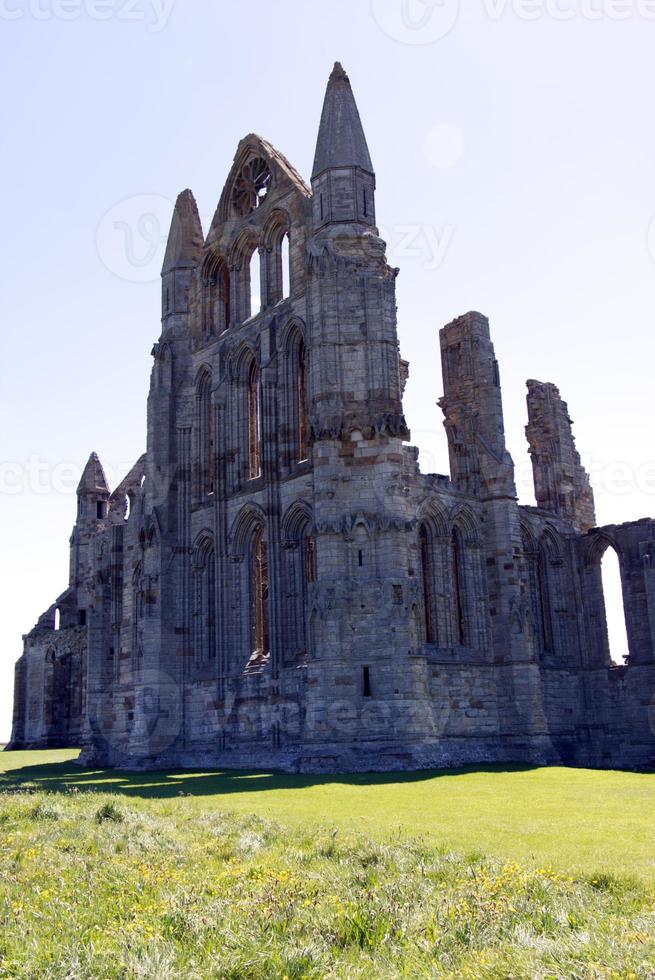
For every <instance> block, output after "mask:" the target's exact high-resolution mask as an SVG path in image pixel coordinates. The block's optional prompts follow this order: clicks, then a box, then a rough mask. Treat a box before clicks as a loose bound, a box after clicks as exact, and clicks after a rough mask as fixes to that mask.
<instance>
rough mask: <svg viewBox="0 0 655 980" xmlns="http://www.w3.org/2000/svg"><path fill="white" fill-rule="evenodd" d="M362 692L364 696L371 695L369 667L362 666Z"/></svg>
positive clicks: (368, 696)
mask: <svg viewBox="0 0 655 980" xmlns="http://www.w3.org/2000/svg"><path fill="white" fill-rule="evenodd" d="M362 694H363V695H364V697H365V698H370V697H371V668H370V667H362Z"/></svg>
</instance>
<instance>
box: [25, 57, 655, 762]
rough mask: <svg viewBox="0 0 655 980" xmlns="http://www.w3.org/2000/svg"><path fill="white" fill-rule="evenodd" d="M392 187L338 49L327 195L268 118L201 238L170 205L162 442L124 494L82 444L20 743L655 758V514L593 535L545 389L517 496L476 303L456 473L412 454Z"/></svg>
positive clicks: (158, 421) (170, 753)
mask: <svg viewBox="0 0 655 980" xmlns="http://www.w3.org/2000/svg"><path fill="white" fill-rule="evenodd" d="M375 193H376V181H375V172H374V168H373V164H372V160H371V155H370V152H369V148H368V145H367V141H366V137H365V134H364V129H363V127H362V123H361V120H360V116H359V112H358V110H357V106H356V104H355V99H354V96H353V92H352V88H351V85H350V82H349V79H348V76H347V75H346V73H345V72H344V70H343V68H342V67H341V66H340V65H339V64H337V65H335V67H334V71H333V72H332V75H331V77H330V80H329V83H328V87H327V92H326V95H325V101H324V105H323V111H322V115H321V120H320V126H319V133H318V139H317V144H316V153H315V159H314V166H313V172H312V176H311V186H308V185H307V184H306V183H305V182H304V180H303V179H302V177H301V176H300V175H299V174H298V173H297V171H296V170H295V169H294V168H293V167H292V165H291V164H290V163H289V162H288V160H286V159H285V158H284V156H282V154H281V153H279V151H277V150H276V149H275V148H274V147H273V146H271V144H270V143H268V142H266V140H264V139H262V138H261V137H259V136H256V135H254V134H251V135H249V136H247V137H245V139H243V140H242V141H241V143H240V144H239V146H238V148H237V152H236V155H235V158H234V162H233V165H232V168H231V170H230V173H229V175H228V178H227V182H226V184H225V187H224V189H223V192H222V194H221V197H220V200H219V203H218V207H217V209H216V213H215V215H214V218H213V221H212V223H211V227H210V228H209V231H208V233H207V235H206V236H205V235H204V234H203V231H202V227H201V222H200V218H199V214H198V209H197V207H196V203H195V200H194V198H193V195H192V193H191V191H188V190H187V191H184V192H183V193H182V194H181V195H180V196H179V198H178V200H177V203H176V206H175V210H174V213H173V219H172V224H171V231H170V236H169V240H168V246H167V250H166V256H165V260H164V265H163V269H162V325H161V334H160V337H159V339H158V341H157V343H156V344H155V345H154V348H153V358H154V364H153V370H152V376H151V384H150V394H149V398H148V442H147V451H146V453H145V455H144V456H143V457H142V458H141V459H140V460H139V461H138V462H137V463H136V464H135V466H134V467H133V469H132V470H131V471H130V473H129V474H128V475H127V476H126V478H125V480H124V481H123V482H122V483H121V484H120V486H119V487H117V488H116V489H115V490H114V491H113V493H111V494H110V492H109V488H108V487H107V484H106V480H105V479H104V474H103V473H102V467H101V466H100V463H99V461H98V459H97V457H95V456H92V457H91V460H90V461H89V464H88V466H87V468H86V470H85V473H84V475H83V478H82V481H81V484H80V489H79V492H78V493H79V505H78V520H77V524H76V527H75V530H74V533H73V537H72V539H71V578H70V587H69V589H68V591H67V592H66V593H64V595H63V596H62V597H60V600H58V602H57V607H58V608H59V610H60V620H61V621H60V623H56V622H55V608H56V607H55V606H53V607H52V609H50V610H49V611H48V612H47V613H46V614H44V616H42V617H41V619H40V620H39V622H38V624H37V626H36V627H35V629H34V630H33V631H32V632H31V633H30V634H28V636H26V637H25V649H24V652H23V655H22V657H21V658H20V660H19V661H18V664H17V668H16V693H15V711H14V731H13V740H12V746H13V747H14V748H18V747H25V746H46V745H63V744H67V743H68V744H79V745H81V746H82V749H83V752H82V760H83V761H88V762H92V763H93V764H100V765H119V766H120V765H129V766H132V767H134V766H137V767H156V766H169V765H202V766H206V765H221V766H248V767H250V766H258V767H272V766H276V767H283V768H287V769H301V770H307V771H329V770H369V769H398V768H415V767H421V766H437V765H458V764H461V763H464V762H469V763H475V762H483V761H488V762H490V761H530V762H535V763H547V762H575V763H583V764H593V765H646V764H649V763H650V764H652V761H653V760H654V759H655V737H654V735H653V726H652V724H651V722H652V720H653V719H652V717H651V716H652V710H651V697H652V691H653V687H654V684H655V657H654V649H655V579H654V573H653V567H654V561H655V523H654V522H652V521H649V520H645V521H641V522H637V523H635V524H629V525H624V526H622V527H611V528H603V529H598V528H595V527H594V524H595V517H594V506H593V495H592V492H591V488H590V485H589V480H588V477H587V475H586V473H585V472H584V470H583V468H582V466H581V463H580V457H579V455H578V453H577V451H576V448H575V443H574V440H573V435H572V430H571V422H570V419H569V416H568V410H567V407H566V405H565V404H564V403H563V402H562V400H561V398H560V396H559V392H558V390H557V389H556V388H555V387H554V386H553V385H541V384H539V383H538V382H534V381H530V382H528V414H529V425H528V428H527V435H528V441H529V445H530V453H531V456H532V460H533V466H534V475H535V490H536V498H537V507H524V506H520V505H519V503H518V501H517V495H516V486H515V480H514V464H513V462H512V459H511V457H510V456H509V454H508V452H507V449H506V444H505V434H504V422H503V409H502V397H501V388H500V374H499V369H498V365H497V363H496V359H495V354H494V348H493V344H492V341H491V336H490V329H489V322H488V320H487V318H486V317H484V316H482V315H481V314H479V313H468V314H466V315H464V316H461V317H459V318H457V319H456V320H454V321H453V322H452V323H450V324H448V325H447V326H446V327H444V328H443V330H442V331H441V334H440V343H441V361H442V372H443V381H444V396H443V398H442V399H441V401H440V405H441V408H442V410H443V413H444V417H445V428H446V434H447V438H448V447H449V453H450V475H449V476H446V475H439V474H422V473H421V472H420V471H419V468H418V464H417V456H418V454H417V451H416V450H415V449H413V448H412V447H411V446H409V445H408V441H409V438H410V434H409V431H408V427H407V423H406V421H405V418H404V415H403V407H402V394H403V388H404V385H405V382H406V380H407V376H408V365H407V364H406V362H404V361H403V360H402V359H401V357H400V354H399V348H398V336H397V322H396V288H395V283H396V275H397V271H398V270H395V269H392V268H390V267H389V265H388V263H387V259H386V256H385V243H384V242H383V241H382V240H381V238H380V236H379V233H378V229H377V227H376V200H375ZM608 547H614V548H615V549H616V550H617V553H618V554H619V556H620V560H621V566H622V574H623V586H624V597H625V606H626V618H627V625H628V633H629V639H630V658H629V663H628V665H626V666H616V665H613V664H612V662H611V657H610V651H609V646H608V640H607V628H606V618H605V606H604V599H603V593H602V582H601V577H600V561H601V558H602V555H603V553H604V551H605V550H606V549H607V548H608ZM57 626H59V628H58V629H57Z"/></svg>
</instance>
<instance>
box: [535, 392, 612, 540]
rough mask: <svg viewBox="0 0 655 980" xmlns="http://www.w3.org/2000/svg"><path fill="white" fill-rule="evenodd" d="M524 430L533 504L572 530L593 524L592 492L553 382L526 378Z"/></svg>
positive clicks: (594, 524) (564, 408)
mask: <svg viewBox="0 0 655 980" xmlns="http://www.w3.org/2000/svg"><path fill="white" fill-rule="evenodd" d="M527 385H528V399H527V401H528V418H529V423H528V425H527V426H526V429H525V432H526V435H527V438H528V443H529V445H530V450H529V452H530V456H531V457H532V470H533V474H534V489H535V496H536V498H537V504H538V506H539V507H541V508H542V509H543V510H547V511H550V513H552V514H559V515H560V516H561V517H564V518H565V519H566V520H569V521H571V523H572V525H573V527H574V528H575V529H576V531H582V532H583V533H584V532H585V531H589V530H590V529H591V528H592V527H595V526H596V510H595V504H594V494H593V490H592V489H591V484H590V482H589V476H588V474H587V472H586V470H585V469H584V467H583V466H582V463H581V461H580V454H579V453H578V451H577V449H576V447H575V439H574V437H573V429H572V422H571V419H570V417H569V410H568V406H567V404H566V402H565V401H563V400H562V398H561V396H560V393H559V389H558V388H556V387H555V385H554V384H550V383H546V384H542V383H541V382H540V381H534V380H530V381H528V382H527Z"/></svg>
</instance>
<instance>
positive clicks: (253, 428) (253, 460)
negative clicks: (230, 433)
mask: <svg viewBox="0 0 655 980" xmlns="http://www.w3.org/2000/svg"><path fill="white" fill-rule="evenodd" d="M260 415H261V413H260V386H259V370H258V369H257V365H256V363H255V362H254V361H253V362H252V364H251V365H250V370H249V372H248V475H249V477H250V479H251V480H254V479H256V478H257V477H258V476H259V475H260V474H261V418H260Z"/></svg>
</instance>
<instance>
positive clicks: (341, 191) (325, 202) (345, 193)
mask: <svg viewBox="0 0 655 980" xmlns="http://www.w3.org/2000/svg"><path fill="white" fill-rule="evenodd" d="M312 191H313V196H314V202H313V215H314V228H315V229H317V230H318V229H319V228H324V227H325V226H326V225H335V224H339V225H344V224H346V225H347V224H355V225H357V226H361V225H365V226H367V227H369V228H373V227H375V174H374V172H373V164H372V163H371V155H370V153H369V152H368V146H367V144H366V137H365V135H364V127H363V126H362V121H361V119H360V118H359V112H358V111H357V103H356V102H355V96H354V95H353V90H352V88H351V87H350V80H349V78H348V76H347V75H346V73H345V71H344V70H343V68H342V67H341V65H340V64H339V62H337V63H336V64H335V66H334V70H333V72H332V74H331V75H330V80H329V82H328V86H327V91H326V93H325V101H324V103H323V113H322V115H321V126H320V129H319V132H318V141H317V143H316V155H315V157H314V169H313V175H312Z"/></svg>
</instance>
